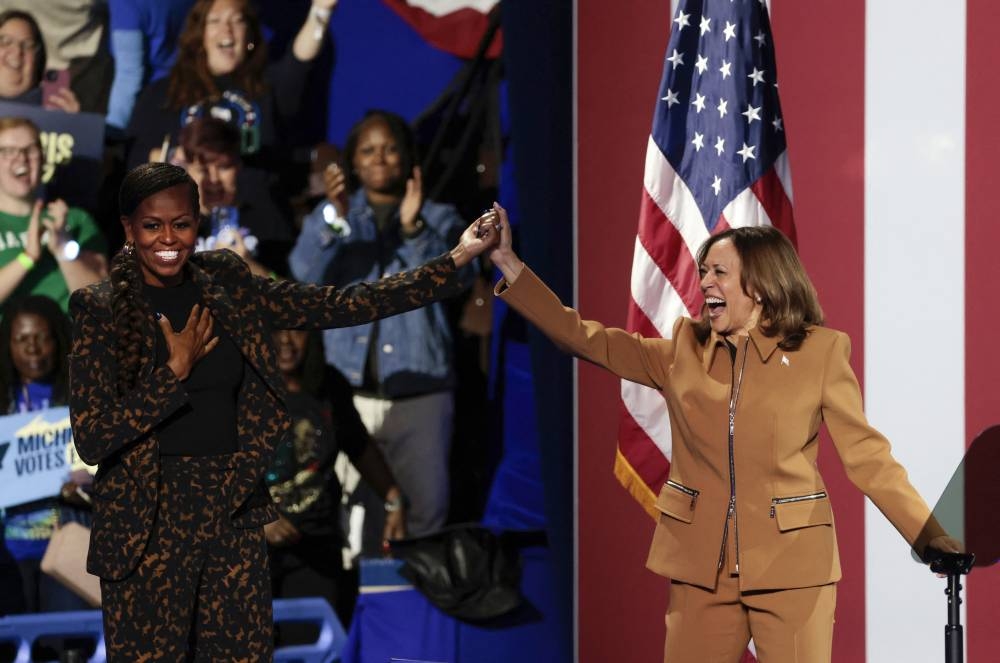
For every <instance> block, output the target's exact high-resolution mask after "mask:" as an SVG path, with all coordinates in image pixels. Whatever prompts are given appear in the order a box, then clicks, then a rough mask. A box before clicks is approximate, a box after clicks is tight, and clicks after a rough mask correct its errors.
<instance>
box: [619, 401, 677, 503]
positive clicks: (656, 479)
mask: <svg viewBox="0 0 1000 663" xmlns="http://www.w3.org/2000/svg"><path fill="white" fill-rule="evenodd" d="M618 449H619V450H620V451H621V453H622V456H624V457H625V459H626V460H627V461H628V464H629V465H631V466H632V469H633V470H634V471H635V473H636V474H638V475H639V476H640V477H641V478H642V480H643V482H645V484H646V485H647V486H649V487H650V489H654V493H655V492H656V491H655V488H657V487H659V486H661V485H663V483H664V482H665V481H666V480H667V476H668V475H669V473H670V463H669V462H668V461H667V458H666V456H664V455H663V452H662V451H660V449H659V447H657V446H656V443H654V442H653V440H652V439H651V438H650V437H649V436H648V435H646V431H644V430H643V429H642V427H641V426H640V425H639V424H637V423H636V422H635V419H633V418H632V415H631V414H629V411H628V408H626V407H625V403H622V404H621V417H620V418H619V421H618Z"/></svg>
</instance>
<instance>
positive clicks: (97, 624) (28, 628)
mask: <svg viewBox="0 0 1000 663" xmlns="http://www.w3.org/2000/svg"><path fill="white" fill-rule="evenodd" d="M46 636H49V637H70V638H85V637H89V638H93V640H94V641H95V642H96V643H97V647H96V651H95V652H94V656H93V658H91V659H90V663H104V661H105V660H106V658H107V657H106V655H105V652H104V626H103V625H102V624H101V611H100V610H79V611H73V612H43V613H37V614H31V615H11V616H10V617H4V618H2V619H0V642H6V643H12V644H14V645H15V646H16V647H17V658H15V659H14V663H31V646H32V645H33V644H34V643H35V641H36V640H38V638H41V637H46Z"/></svg>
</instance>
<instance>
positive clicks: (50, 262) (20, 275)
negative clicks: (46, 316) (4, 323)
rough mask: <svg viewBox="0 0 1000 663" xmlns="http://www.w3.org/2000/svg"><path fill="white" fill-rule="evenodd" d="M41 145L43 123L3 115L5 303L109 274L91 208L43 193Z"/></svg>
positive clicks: (1, 279) (57, 292)
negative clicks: (46, 199) (42, 195)
mask: <svg viewBox="0 0 1000 663" xmlns="http://www.w3.org/2000/svg"><path fill="white" fill-rule="evenodd" d="M41 174H42V145H41V140H40V138H39V131H38V127H37V126H35V124H34V123H33V122H32V121H31V120H28V119H25V118H20V117H5V118H0V303H3V302H5V301H7V299H9V298H14V297H21V296H24V295H29V294H38V295H46V296H48V297H51V298H52V299H54V300H55V301H56V302H57V303H58V304H59V305H60V307H62V309H63V311H66V310H67V307H68V305H69V294H70V293H71V292H72V291H74V290H76V289H77V288H82V287H83V286H85V285H90V284H91V283H96V282H97V281H100V280H101V279H102V278H104V277H105V276H107V273H108V262H107V257H106V256H105V251H106V245H105V241H104V237H103V236H102V235H101V231H100V230H99V229H98V227H97V224H96V223H95V222H94V219H93V218H92V217H91V216H90V215H89V214H87V212H85V211H83V210H81V209H77V208H75V207H68V206H67V205H66V203H65V202H64V201H62V200H54V201H52V202H49V203H48V204H46V203H45V202H44V201H42V200H41V199H40V198H38V194H39V189H40V184H41Z"/></svg>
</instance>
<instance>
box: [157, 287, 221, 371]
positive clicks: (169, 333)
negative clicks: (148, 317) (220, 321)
mask: <svg viewBox="0 0 1000 663" xmlns="http://www.w3.org/2000/svg"><path fill="white" fill-rule="evenodd" d="M159 323H160V329H161V330H162V331H163V337H164V338H165V339H166V340H167V348H168V350H169V351H170V358H169V359H167V366H169V367H170V370H172V371H173V372H174V375H176V376H177V379H178V380H186V379H187V378H188V376H189V375H191V369H192V368H194V365H195V364H196V363H197V362H198V361H199V360H201V358H202V357H204V356H205V355H207V354H208V353H209V352H211V351H212V350H213V349H214V348H215V346H216V345H218V344H219V337H218V336H214V337H213V336H212V313H211V312H210V311H209V310H208V308H206V307H203V306H200V305H199V304H195V305H194V306H193V307H192V308H191V314H190V315H189V316H188V319H187V324H185V325H184V329H182V330H180V331H179V332H175V331H174V330H173V327H171V326H170V321H169V320H167V316H165V315H160V316H159Z"/></svg>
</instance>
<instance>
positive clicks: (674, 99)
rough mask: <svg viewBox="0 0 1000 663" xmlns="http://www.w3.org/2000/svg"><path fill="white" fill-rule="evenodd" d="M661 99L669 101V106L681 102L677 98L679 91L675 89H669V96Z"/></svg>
mask: <svg viewBox="0 0 1000 663" xmlns="http://www.w3.org/2000/svg"><path fill="white" fill-rule="evenodd" d="M660 101H665V102H667V107H670V106H673V105H674V104H679V103H680V101H679V100H678V99H677V93H676V92H674V91H673V90H667V96H665V97H663V98H662V99H660Z"/></svg>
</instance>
